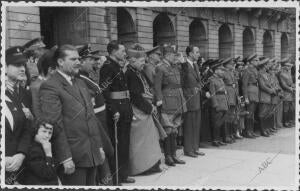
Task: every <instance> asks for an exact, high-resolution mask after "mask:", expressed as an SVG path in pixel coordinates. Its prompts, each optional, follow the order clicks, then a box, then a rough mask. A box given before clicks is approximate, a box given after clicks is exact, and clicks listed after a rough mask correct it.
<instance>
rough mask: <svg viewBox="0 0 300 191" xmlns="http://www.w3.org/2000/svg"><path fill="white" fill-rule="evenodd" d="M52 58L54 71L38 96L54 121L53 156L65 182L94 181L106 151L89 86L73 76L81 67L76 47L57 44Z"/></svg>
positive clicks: (74, 183) (73, 183) (48, 118)
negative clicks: (54, 64)
mask: <svg viewBox="0 0 300 191" xmlns="http://www.w3.org/2000/svg"><path fill="white" fill-rule="evenodd" d="M54 60H55V61H56V62H57V64H58V68H57V72H56V73H55V74H54V75H53V76H52V77H51V78H49V79H48V80H46V81H45V82H44V83H43V84H42V85H41V88H40V100H41V111H42V115H43V117H44V118H45V120H47V121H49V122H50V123H53V124H55V123H56V124H57V128H55V129H54V136H55V137H54V141H53V144H54V153H55V155H54V156H55V157H54V158H55V159H56V160H57V162H59V163H60V164H62V166H61V168H60V171H59V176H60V178H61V181H62V184H64V185H95V178H96V177H95V176H96V167H97V166H98V165H100V164H102V163H103V161H104V160H105V153H104V151H103V148H102V141H101V138H100V135H99V127H98V125H99V122H98V120H97V118H96V116H95V114H94V111H93V105H92V102H91V97H90V94H89V93H88V88H87V86H86V84H85V83H84V82H83V81H82V80H81V79H79V78H76V77H75V76H76V75H77V73H78V72H79V68H80V61H79V55H78V52H77V49H76V48H75V47H74V46H72V45H63V46H61V47H58V48H57V49H56V51H55V53H54ZM55 131H56V132H55ZM62 167H63V168H62Z"/></svg>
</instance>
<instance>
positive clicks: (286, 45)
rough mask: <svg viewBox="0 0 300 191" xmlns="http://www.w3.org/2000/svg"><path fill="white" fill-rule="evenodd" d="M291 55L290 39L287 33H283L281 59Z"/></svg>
mask: <svg viewBox="0 0 300 191" xmlns="http://www.w3.org/2000/svg"><path fill="white" fill-rule="evenodd" d="M288 56H289V40H288V36H287V34H286V33H282V35H281V59H284V58H287V57H288Z"/></svg>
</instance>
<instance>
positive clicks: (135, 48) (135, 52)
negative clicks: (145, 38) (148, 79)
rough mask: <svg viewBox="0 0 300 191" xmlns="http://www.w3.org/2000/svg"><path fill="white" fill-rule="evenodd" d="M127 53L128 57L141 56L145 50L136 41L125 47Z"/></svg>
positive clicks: (144, 53) (143, 55) (144, 54)
mask: <svg viewBox="0 0 300 191" xmlns="http://www.w3.org/2000/svg"><path fill="white" fill-rule="evenodd" d="M127 55H128V57H130V58H132V57H134V58H141V57H145V56H146V51H145V49H144V48H143V47H142V46H141V45H140V44H138V43H136V44H133V45H132V46H131V47H130V48H128V49H127Z"/></svg>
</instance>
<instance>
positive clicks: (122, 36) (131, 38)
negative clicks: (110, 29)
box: [117, 8, 137, 47]
mask: <svg viewBox="0 0 300 191" xmlns="http://www.w3.org/2000/svg"><path fill="white" fill-rule="evenodd" d="M117 22H118V40H119V41H120V42H121V43H123V44H124V45H125V46H127V47H128V46H130V45H131V44H133V43H136V42H137V33H136V30H135V24H134V22H133V20H132V17H131V15H130V14H129V13H128V11H127V10H126V9H124V8H118V9H117Z"/></svg>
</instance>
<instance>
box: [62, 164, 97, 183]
mask: <svg viewBox="0 0 300 191" xmlns="http://www.w3.org/2000/svg"><path fill="white" fill-rule="evenodd" d="M96 172H97V168H96V167H87V168H85V167H77V168H76V169H75V172H74V173H72V174H64V169H63V167H62V168H61V169H60V172H59V173H58V174H59V178H60V180H61V183H62V185H69V186H71V185H76V186H95V185H96Z"/></svg>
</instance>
